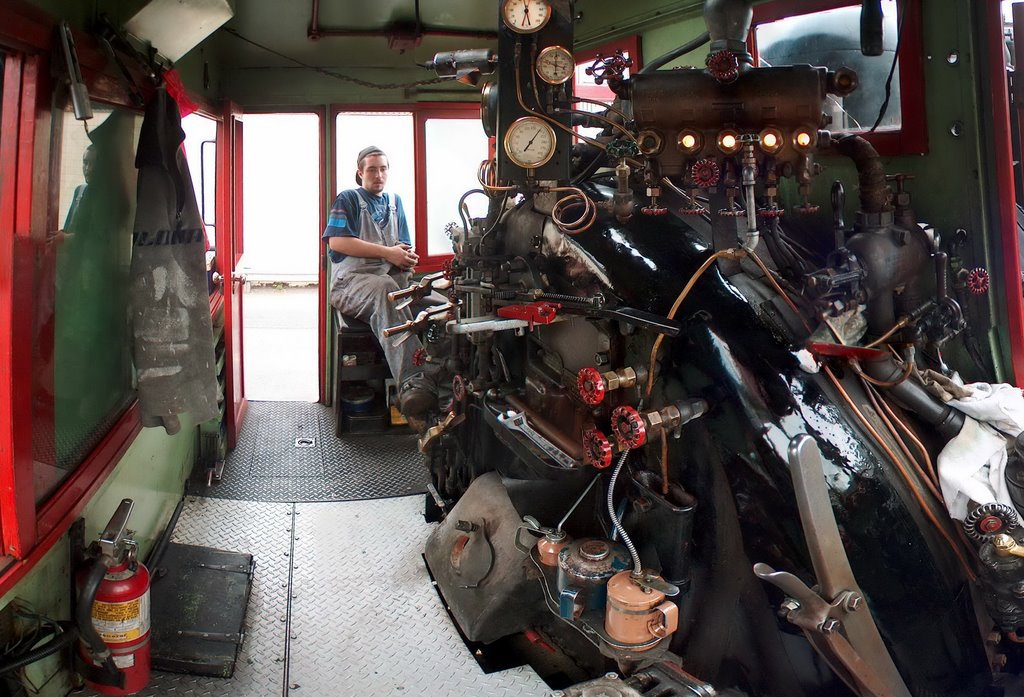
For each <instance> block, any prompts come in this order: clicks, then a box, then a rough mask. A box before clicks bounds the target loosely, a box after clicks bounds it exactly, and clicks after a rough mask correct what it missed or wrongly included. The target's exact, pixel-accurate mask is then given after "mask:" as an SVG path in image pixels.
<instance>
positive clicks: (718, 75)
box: [704, 51, 740, 84]
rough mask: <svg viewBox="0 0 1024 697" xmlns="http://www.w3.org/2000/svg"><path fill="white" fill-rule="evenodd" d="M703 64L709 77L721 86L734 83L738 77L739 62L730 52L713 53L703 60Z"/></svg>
mask: <svg viewBox="0 0 1024 697" xmlns="http://www.w3.org/2000/svg"><path fill="white" fill-rule="evenodd" d="M704 64H705V65H706V66H707V67H708V73H709V74H710V75H711V77H713V78H715V79H716V80H718V81H719V82H721V83H722V84H728V83H730V82H734V81H735V80H736V78H738V77H739V76H740V62H739V59H738V58H736V54H735V53H733V52H732V51H715V52H714V53H712V54H711V55H709V56H708V57H707V58H706V59H705V61H704Z"/></svg>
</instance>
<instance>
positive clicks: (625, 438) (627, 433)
mask: <svg viewBox="0 0 1024 697" xmlns="http://www.w3.org/2000/svg"><path fill="white" fill-rule="evenodd" d="M612 431H614V432H615V439H616V440H617V441H618V442H619V445H620V446H621V447H622V448H628V449H629V450H635V449H636V448H639V447H640V446H641V445H643V444H644V443H646V442H647V424H645V423H644V419H643V417H642V416H640V412H638V411H637V410H636V409H634V408H633V407H627V406H622V407H616V408H615V411H613V412H612Z"/></svg>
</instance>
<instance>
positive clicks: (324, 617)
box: [288, 497, 547, 697]
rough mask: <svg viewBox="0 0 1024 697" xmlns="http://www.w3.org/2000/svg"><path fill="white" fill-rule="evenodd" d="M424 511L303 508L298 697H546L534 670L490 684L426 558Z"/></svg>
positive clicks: (296, 622) (417, 504)
mask: <svg viewBox="0 0 1024 697" xmlns="http://www.w3.org/2000/svg"><path fill="white" fill-rule="evenodd" d="M422 509H423V500H422V498H420V497H408V498H400V499H386V500H380V501H359V502H350V503H344V504H326V505H325V504H300V505H298V506H296V523H295V532H296V539H295V560H296V565H295V568H294V574H293V586H292V595H293V598H292V632H291V633H292V640H291V658H290V662H289V668H288V682H289V684H291V685H293V686H295V687H294V689H293V690H292V695H293V696H298V695H407V696H412V695H430V697H448V696H450V697H491V696H494V697H518V696H523V697H525V696H527V695H544V694H546V693H547V687H546V685H545V684H544V682H543V681H542V680H541V679H540V678H539V677H538V676H537V674H536V673H535V672H534V671H533V669H532V668H530V667H528V666H524V667H520V668H514V669H511V670H506V671H502V672H499V673H492V674H491V675H485V674H483V672H482V671H481V669H480V667H479V666H478V665H477V663H476V661H475V660H474V659H473V656H472V655H471V654H470V653H469V650H468V649H467V648H466V646H465V644H463V643H462V640H461V639H460V638H459V635H458V632H457V631H456V629H455V627H454V626H453V624H452V621H451V619H450V618H449V617H448V613H447V612H446V611H445V609H444V606H443V604H442V603H441V599H440V598H439V597H438V595H437V592H436V591H435V590H434V588H433V586H432V584H431V581H430V577H429V576H428V574H427V570H426V567H425V566H424V564H423V560H422V558H421V556H420V555H421V554H422V552H423V547H424V544H425V542H426V539H427V536H428V535H429V533H430V530H431V527H432V526H431V525H428V524H427V523H425V522H423V514H422Z"/></svg>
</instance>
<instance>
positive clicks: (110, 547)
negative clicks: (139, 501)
mask: <svg viewBox="0 0 1024 697" xmlns="http://www.w3.org/2000/svg"><path fill="white" fill-rule="evenodd" d="M133 508H135V502H134V501H132V500H131V499H122V500H121V503H120V505H118V507H117V510H116V511H114V515H113V516H111V518H110V521H109V522H108V523H107V527H106V528H104V529H103V532H102V533H100V538H99V540H98V542H99V546H100V552H101V553H102V554H104V555H106V556H108V557H110V558H111V559H117V558H118V557H119V556H120V548H121V547H122V546H123V545H124V543H125V542H126V540H125V532H126V530H127V527H128V518H129V517H130V516H131V514H132V509H133Z"/></svg>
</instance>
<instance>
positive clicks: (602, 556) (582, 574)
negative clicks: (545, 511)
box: [558, 537, 632, 619]
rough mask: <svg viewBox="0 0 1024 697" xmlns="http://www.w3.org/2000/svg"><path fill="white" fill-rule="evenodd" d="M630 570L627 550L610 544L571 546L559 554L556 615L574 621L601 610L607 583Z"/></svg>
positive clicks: (592, 542)
mask: <svg viewBox="0 0 1024 697" xmlns="http://www.w3.org/2000/svg"><path fill="white" fill-rule="evenodd" d="M631 566H632V559H631V558H630V556H629V552H627V551H626V548H625V547H623V546H622V545H620V544H618V543H616V542H612V541H611V540H602V539H599V538H593V537H587V538H583V539H580V540H576V541H575V542H572V543H570V544H569V545H567V546H566V547H564V548H563V549H562V551H561V552H559V554H558V593H559V614H560V615H561V616H562V617H563V618H564V619H575V618H577V617H579V616H580V615H581V614H582V613H583V612H585V611H587V610H603V609H604V605H605V600H606V598H607V590H606V585H607V583H608V579H610V578H611V577H612V576H614V575H615V574H617V573H618V572H619V571H622V570H624V569H629V568H630V567H631Z"/></svg>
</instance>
